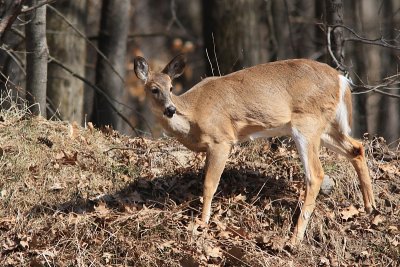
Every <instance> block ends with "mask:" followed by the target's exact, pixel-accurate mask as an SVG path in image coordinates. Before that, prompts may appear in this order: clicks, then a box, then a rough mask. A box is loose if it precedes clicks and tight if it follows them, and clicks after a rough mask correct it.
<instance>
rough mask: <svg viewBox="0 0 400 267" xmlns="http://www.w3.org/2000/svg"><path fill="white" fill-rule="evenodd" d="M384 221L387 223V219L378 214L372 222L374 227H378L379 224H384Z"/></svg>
mask: <svg viewBox="0 0 400 267" xmlns="http://www.w3.org/2000/svg"><path fill="white" fill-rule="evenodd" d="M384 221H385V217H384V216H383V215H380V214H378V215H376V216H375V217H374V219H373V220H372V225H374V226H378V225H379V224H381V223H383V222H384Z"/></svg>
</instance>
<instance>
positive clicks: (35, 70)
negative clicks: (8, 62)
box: [25, 0, 48, 117]
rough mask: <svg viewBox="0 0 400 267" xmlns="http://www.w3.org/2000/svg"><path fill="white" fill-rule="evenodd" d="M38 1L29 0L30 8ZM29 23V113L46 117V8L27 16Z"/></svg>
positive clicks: (27, 86)
mask: <svg viewBox="0 0 400 267" xmlns="http://www.w3.org/2000/svg"><path fill="white" fill-rule="evenodd" d="M40 2H41V1H40V0H29V1H28V4H29V5H30V6H34V5H37V4H38V3H40ZM27 19H28V20H29V21H30V22H29V23H28V24H27V25H26V28H25V35H26V52H27V54H26V90H27V95H26V97H27V99H28V101H29V103H30V105H31V111H32V112H33V114H35V115H42V116H43V117H46V84H47V59H48V50H47V42H46V6H45V5H44V6H41V7H39V8H37V9H35V10H33V11H32V12H30V13H29V14H28V15H27Z"/></svg>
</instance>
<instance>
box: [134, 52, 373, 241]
mask: <svg viewBox="0 0 400 267" xmlns="http://www.w3.org/2000/svg"><path fill="white" fill-rule="evenodd" d="M134 63H135V64H134V65H135V72H136V75H137V77H138V78H139V79H141V80H143V81H144V82H145V91H146V94H147V96H148V97H149V98H150V99H151V107H152V111H153V113H154V115H155V116H156V117H157V118H158V120H159V121H160V123H161V124H162V125H163V127H164V128H165V129H166V130H167V131H168V132H169V133H171V134H173V135H174V136H175V137H176V138H177V139H178V140H179V141H180V142H181V143H183V144H184V145H185V146H187V147H188V148H189V149H191V150H194V151H204V152H207V159H206V176H205V181H204V193H203V194H204V199H203V200H204V202H203V212H202V220H204V221H205V222H208V220H209V218H210V215H211V201H212V198H213V196H214V193H215V192H216V189H217V187H218V183H219V180H220V177H221V174H222V172H223V170H224V167H225V163H226V160H227V159H228V156H229V153H230V150H231V147H232V145H233V144H235V143H237V142H238V141H240V140H243V139H246V138H254V137H262V136H282V135H290V136H292V137H293V139H294V140H295V143H296V146H297V149H298V151H299V155H300V158H301V161H302V163H303V165H304V169H305V176H306V181H305V182H306V196H305V199H304V204H303V206H302V210H301V214H300V216H299V219H298V222H297V225H296V227H295V230H294V234H293V237H292V239H291V241H292V243H297V242H298V241H300V240H302V239H303V237H304V232H305V230H306V226H307V224H308V221H309V219H310V216H311V214H312V212H313V210H314V208H315V200H316V197H317V195H318V192H319V190H320V186H321V182H322V179H323V177H324V172H323V169H322V166H321V162H320V160H319V147H320V143H321V141H322V144H323V145H325V146H326V147H328V148H330V149H332V150H334V151H336V152H338V153H340V154H341V155H343V156H345V157H346V158H348V159H349V160H350V161H351V163H352V164H353V166H354V168H355V170H356V172H357V174H358V178H359V181H360V184H361V192H362V195H363V200H364V205H365V210H366V211H367V212H371V211H372V209H373V208H374V207H375V202H374V196H373V192H372V186H371V179H370V176H369V172H368V168H367V164H366V159H365V155H364V148H363V146H362V144H361V143H360V142H358V141H356V140H354V139H353V138H351V137H350V136H349V133H350V122H351V93H350V88H349V83H348V80H347V79H346V78H345V77H343V76H341V75H340V74H339V73H338V72H337V71H336V70H334V69H333V68H331V67H329V66H328V65H326V64H323V63H318V62H315V61H311V60H305V59H295V60H285V61H278V62H273V63H268V64H263V65H257V66H254V67H251V68H248V69H243V70H240V71H237V72H234V73H231V74H229V75H226V76H222V77H211V78H207V79H204V80H203V81H201V82H200V83H198V84H197V85H195V86H194V87H193V88H191V89H190V90H189V91H187V92H186V93H184V94H183V95H181V96H176V95H174V94H172V92H171V91H172V80H173V79H174V78H176V77H178V76H179V75H181V74H182V73H183V70H184V67H185V59H184V57H183V56H182V55H179V56H177V57H175V58H174V59H173V60H172V61H171V62H170V63H169V64H168V65H167V66H166V67H165V68H164V70H163V71H162V72H151V71H150V70H149V67H148V64H147V62H146V60H145V59H144V58H141V57H137V58H135V62H134Z"/></svg>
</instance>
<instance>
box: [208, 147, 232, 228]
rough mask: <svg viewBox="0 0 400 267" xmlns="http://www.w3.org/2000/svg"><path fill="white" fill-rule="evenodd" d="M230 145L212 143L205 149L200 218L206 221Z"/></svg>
mask: <svg viewBox="0 0 400 267" xmlns="http://www.w3.org/2000/svg"><path fill="white" fill-rule="evenodd" d="M230 150H231V145H229V144H214V145H212V146H210V148H209V149H208V151H207V159H206V166H205V169H206V177H205V179H204V188H203V212H202V216H201V219H202V221H203V222H205V223H208V220H209V219H210V215H211V201H212V198H213V196H214V194H215V191H217V187H218V183H219V180H220V178H221V174H222V172H223V170H224V168H225V163H226V160H227V159H228V157H229V152H230Z"/></svg>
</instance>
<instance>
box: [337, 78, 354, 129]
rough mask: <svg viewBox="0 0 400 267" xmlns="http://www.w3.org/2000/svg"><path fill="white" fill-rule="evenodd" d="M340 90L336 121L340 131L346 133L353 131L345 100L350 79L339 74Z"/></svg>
mask: <svg viewBox="0 0 400 267" xmlns="http://www.w3.org/2000/svg"><path fill="white" fill-rule="evenodd" d="M339 83H340V89H339V90H340V92H339V105H338V107H337V110H336V122H337V123H338V124H339V128H340V131H341V132H342V133H344V134H346V135H349V134H350V132H351V129H350V124H349V120H348V111H347V107H346V103H345V102H344V95H345V93H346V90H348V88H349V80H348V79H347V78H346V77H344V76H343V75H339Z"/></svg>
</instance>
